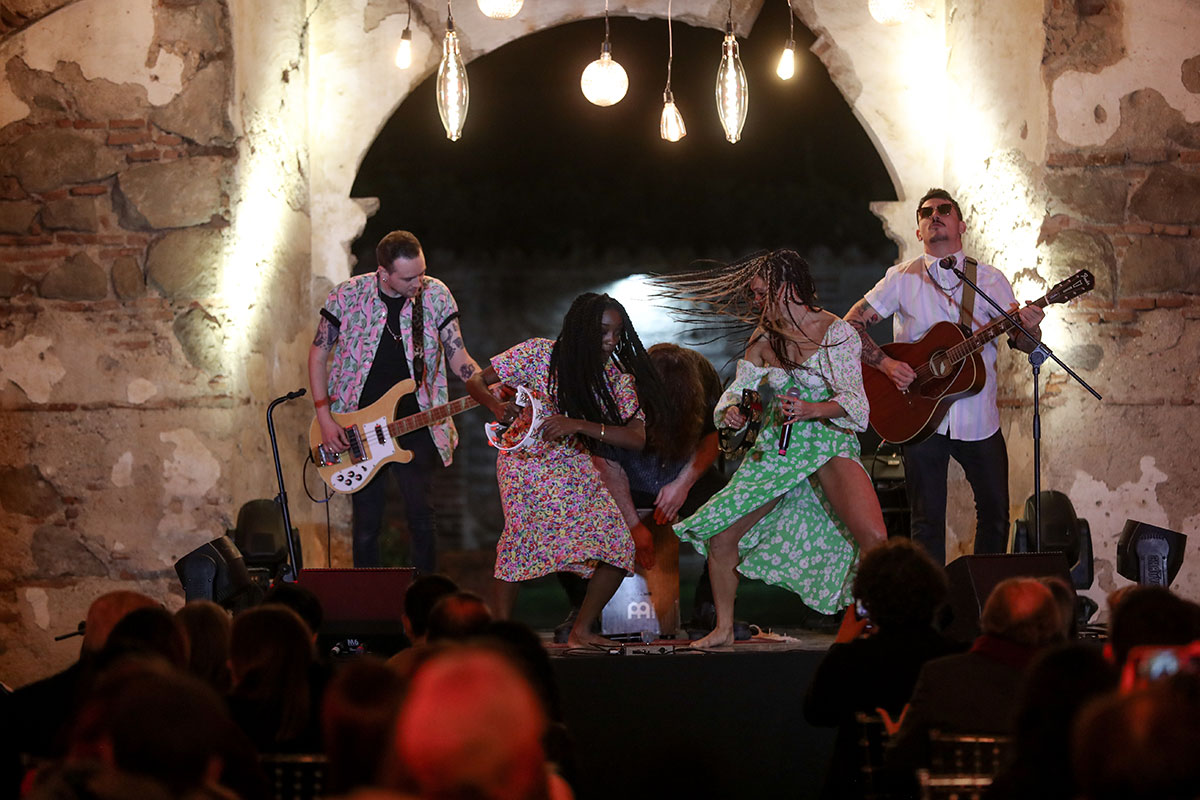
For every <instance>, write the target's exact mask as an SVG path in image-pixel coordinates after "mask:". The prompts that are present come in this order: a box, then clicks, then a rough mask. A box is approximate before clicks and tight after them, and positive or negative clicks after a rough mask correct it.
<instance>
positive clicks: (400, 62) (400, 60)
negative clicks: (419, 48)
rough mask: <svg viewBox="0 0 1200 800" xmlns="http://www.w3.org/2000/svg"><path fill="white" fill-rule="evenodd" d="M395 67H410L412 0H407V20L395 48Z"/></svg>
mask: <svg viewBox="0 0 1200 800" xmlns="http://www.w3.org/2000/svg"><path fill="white" fill-rule="evenodd" d="M396 66H397V67H399V68H400V69H408V68H409V67H411V66H412V0H408V18H407V19H405V20H404V32H403V33H401V34H400V45H399V46H398V47H397V48H396Z"/></svg>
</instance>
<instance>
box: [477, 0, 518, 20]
mask: <svg viewBox="0 0 1200 800" xmlns="http://www.w3.org/2000/svg"><path fill="white" fill-rule="evenodd" d="M477 1H478V5H479V10H480V11H482V12H483V15H484V16H485V17H491V18H492V19H512V18H513V17H515V16H516V15H517V14H518V13H519V12H520V11H521V6H523V5H525V0H477Z"/></svg>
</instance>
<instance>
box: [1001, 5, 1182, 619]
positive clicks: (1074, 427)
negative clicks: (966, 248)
mask: <svg viewBox="0 0 1200 800" xmlns="http://www.w3.org/2000/svg"><path fill="white" fill-rule="evenodd" d="M1045 29H1046V36H1045V47H1044V58H1043V70H1044V75H1045V82H1046V85H1047V87H1048V88H1049V91H1050V100H1051V102H1050V105H1049V114H1050V123H1049V131H1048V134H1049V135H1048V141H1047V152H1046V157H1045V171H1044V185H1045V198H1046V216H1045V220H1044V223H1043V225H1042V226H1041V230H1040V241H1039V246H1040V251H1041V253H1042V255H1043V259H1042V265H1043V269H1042V274H1043V277H1044V278H1045V279H1046V280H1047V281H1050V282H1053V281H1055V280H1058V279H1060V278H1061V277H1063V276H1064V275H1066V274H1068V273H1070V272H1072V271H1074V270H1075V269H1078V268H1084V267H1086V268H1087V269H1089V270H1091V271H1092V272H1093V273H1094V274H1095V276H1096V284H1097V285H1096V291H1095V292H1093V293H1092V294H1091V295H1089V296H1088V297H1087V298H1086V299H1084V300H1083V301H1081V302H1080V303H1079V304H1078V305H1077V306H1076V307H1075V308H1073V309H1072V310H1071V311H1070V312H1069V313H1068V314H1067V319H1068V323H1067V334H1068V335H1067V339H1068V341H1070V342H1071V344H1070V346H1069V347H1066V348H1062V349H1061V350H1060V351H1059V353H1060V355H1063V356H1065V357H1067V358H1069V359H1070V360H1071V362H1072V364H1073V366H1075V367H1076V368H1077V369H1078V370H1079V371H1080V373H1081V374H1082V375H1083V376H1084V377H1085V378H1086V379H1088V380H1089V381H1091V382H1092V383H1093V385H1094V386H1095V387H1096V389H1097V390H1098V391H1099V392H1101V393H1102V394H1103V395H1104V402H1103V403H1097V402H1095V401H1093V400H1092V399H1091V398H1090V397H1089V396H1087V395H1084V394H1083V393H1081V392H1080V391H1078V390H1077V389H1076V388H1075V387H1074V386H1073V385H1071V384H1070V383H1069V378H1068V379H1066V380H1064V378H1066V376H1063V375H1062V374H1061V370H1059V369H1057V368H1052V369H1050V370H1048V371H1049V372H1050V377H1049V380H1048V384H1049V385H1048V386H1047V387H1046V393H1047V395H1048V398H1049V404H1050V406H1051V411H1050V412H1049V413H1048V414H1047V415H1044V418H1043V430H1044V431H1045V433H1044V436H1052V438H1051V442H1050V448H1049V450H1048V451H1047V452H1045V454H1044V461H1045V462H1046V464H1047V470H1048V473H1049V477H1050V482H1049V483H1044V485H1046V486H1050V487H1053V488H1057V489H1060V490H1061V491H1064V492H1067V493H1068V494H1069V495H1070V497H1071V498H1072V501H1073V502H1074V505H1075V507H1076V509H1077V510H1078V511H1079V513H1080V515H1081V516H1083V517H1086V518H1088V520H1089V522H1090V524H1091V528H1092V534H1093V536H1094V537H1097V539H1098V541H1097V547H1096V570H1097V586H1096V590H1095V591H1094V593H1093V594H1094V596H1096V597H1097V599H1100V598H1101V596H1102V594H1103V593H1104V592H1107V591H1110V590H1112V589H1113V588H1116V587H1117V586H1119V585H1124V584H1125V583H1126V581H1125V579H1123V578H1120V577H1114V576H1115V560H1116V539H1117V537H1118V536H1119V534H1120V531H1121V529H1122V527H1123V526H1124V523H1125V520H1126V519H1137V520H1142V521H1144V522H1148V523H1151V524H1155V525H1160V526H1163V527H1166V528H1169V529H1171V530H1176V531H1180V532H1182V533H1185V534H1188V535H1189V536H1190V537H1191V541H1190V543H1189V548H1188V549H1189V553H1188V559H1187V560H1185V562H1184V566H1183V571H1182V572H1181V573H1180V575H1179V577H1178V578H1177V580H1176V583H1175V588H1177V589H1178V590H1179V591H1180V592H1182V593H1183V594H1185V595H1186V596H1188V597H1190V598H1192V599H1200V563H1198V562H1200V558H1197V554H1198V553H1200V549H1198V547H1197V545H1198V541H1200V505H1198V504H1197V496H1196V487H1197V486H1198V485H1200V466H1198V462H1197V459H1196V458H1195V457H1194V454H1195V451H1196V448H1197V446H1198V445H1200V441H1198V437H1197V433H1196V426H1195V421H1196V410H1195V407H1194V404H1195V398H1196V393H1197V388H1198V387H1197V377H1196V376H1197V361H1198V356H1197V354H1198V353H1200V45H1198V44H1197V42H1200V7H1197V6H1196V4H1195V3H1192V2H1188V0H1159V2H1155V3H1138V2H1132V0H1123V1H1118V0H1075V1H1074V2H1064V1H1062V0H1052V1H1048V2H1047V3H1046V24H1045ZM1020 416H1021V417H1022V418H1027V416H1028V414H1027V413H1026V412H1025V411H1022V412H1021V414H1020ZM1023 421H1027V419H1023ZM1051 432H1052V433H1051Z"/></svg>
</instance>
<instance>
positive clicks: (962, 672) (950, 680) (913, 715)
mask: <svg viewBox="0 0 1200 800" xmlns="http://www.w3.org/2000/svg"><path fill="white" fill-rule="evenodd" d="M979 628H980V630H981V631H982V632H983V633H982V634H981V635H980V636H979V637H978V638H977V639H976V640H975V643H974V644H973V645H972V646H971V649H970V650H969V651H968V652H966V653H962V654H959V655H952V656H945V657H943V658H937V659H934V660H933V661H930V662H928V663H927V664H925V666H924V667H922V668H921V672H920V674H919V675H918V676H917V683H916V686H915V687H914V688H913V694H912V698H911V699H910V700H909V704H908V711H907V712H906V713H905V715H904V721H903V723H901V725H900V730H899V732H898V733H897V734H896V736H894V737H893V738H892V740H891V742H889V745H888V765H889V768H890V769H891V770H892V772H893V773H894V774H896V775H897V777H899V778H900V779H901V780H904V781H907V780H908V779H909V776H911V775H912V774H913V771H914V770H915V769H916V768H917V767H921V766H925V765H927V764H928V762H929V732H930V731H931V730H940V731H942V732H944V733H977V734H1001V735H1010V734H1012V733H1013V729H1014V723H1015V722H1016V708H1017V704H1016V698H1017V692H1018V690H1019V688H1020V685H1021V681H1022V679H1023V677H1024V674H1025V670H1026V668H1027V667H1028V666H1029V663H1030V661H1032V659H1033V657H1034V656H1035V655H1037V653H1038V652H1039V651H1040V650H1042V649H1044V648H1045V647H1047V646H1049V645H1052V644H1056V643H1060V642H1062V641H1063V626H1062V621H1061V619H1060V617H1059V613H1058V604H1057V603H1056V602H1055V600H1054V595H1053V594H1051V593H1050V590H1049V589H1048V588H1046V586H1045V585H1044V584H1043V583H1041V582H1040V581H1039V580H1037V579H1036V578H1009V579H1007V580H1004V581H1001V582H1000V583H998V584H997V585H996V588H995V589H993V590H992V593H991V594H990V595H989V596H988V599H987V602H986V603H985V604H984V607H983V613H982V614H981V615H980V617H979Z"/></svg>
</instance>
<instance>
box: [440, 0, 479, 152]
mask: <svg viewBox="0 0 1200 800" xmlns="http://www.w3.org/2000/svg"><path fill="white" fill-rule="evenodd" d="M470 97H471V91H470V87H469V86H468V85H467V68H466V67H465V66H464V65H463V60H462V54H461V53H459V51H458V34H457V33H456V32H455V31H454V16H453V14H451V13H450V3H449V0H447V3H446V37H445V38H444V39H443V40H442V63H440V64H438V73H437V107H438V115H439V116H440V117H441V118H442V127H443V128H445V129H446V138H447V139H449V140H450V141H452V142H457V141H458V140H459V138H461V137H462V129H463V124H464V123H465V122H466V121H467V104H468V103H469V101H470Z"/></svg>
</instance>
